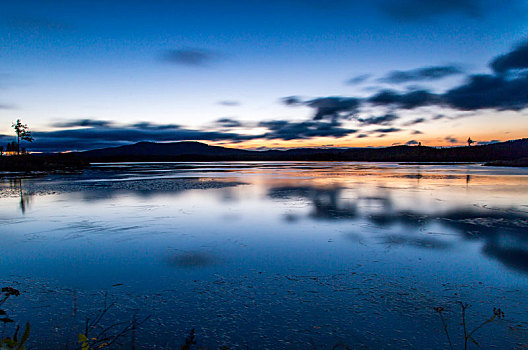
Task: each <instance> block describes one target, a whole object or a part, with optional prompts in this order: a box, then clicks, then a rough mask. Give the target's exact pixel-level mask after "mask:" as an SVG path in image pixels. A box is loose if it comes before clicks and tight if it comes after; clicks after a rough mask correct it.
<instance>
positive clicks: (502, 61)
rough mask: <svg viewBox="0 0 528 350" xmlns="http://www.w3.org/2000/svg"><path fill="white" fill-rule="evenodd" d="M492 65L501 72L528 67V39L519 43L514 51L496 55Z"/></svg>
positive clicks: (497, 71) (496, 70)
mask: <svg viewBox="0 0 528 350" xmlns="http://www.w3.org/2000/svg"><path fill="white" fill-rule="evenodd" d="M490 67H491V68H492V69H493V70H494V71H495V72H496V73H499V74H503V73H507V72H509V71H511V70H517V69H527V68H528V39H526V40H524V41H523V42H521V43H519V44H518V45H517V46H516V47H515V48H514V49H513V50H512V51H510V52H508V53H506V54H504V55H500V56H498V57H496V58H495V59H494V60H493V61H491V63H490Z"/></svg>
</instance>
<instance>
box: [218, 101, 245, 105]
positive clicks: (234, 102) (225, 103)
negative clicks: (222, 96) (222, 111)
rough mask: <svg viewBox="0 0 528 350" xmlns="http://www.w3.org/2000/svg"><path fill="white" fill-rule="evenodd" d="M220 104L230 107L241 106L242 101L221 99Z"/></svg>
mask: <svg viewBox="0 0 528 350" xmlns="http://www.w3.org/2000/svg"><path fill="white" fill-rule="evenodd" d="M218 104H219V105H222V106H228V107H234V106H240V102H238V101H233V100H225V101H220V102H218Z"/></svg>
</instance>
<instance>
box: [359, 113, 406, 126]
mask: <svg viewBox="0 0 528 350" xmlns="http://www.w3.org/2000/svg"><path fill="white" fill-rule="evenodd" d="M399 118H400V117H399V116H397V115H396V114H393V113H387V114H385V115H381V116H378V117H368V118H358V121H359V122H360V123H361V125H390V124H392V122H393V121H395V120H397V119H399Z"/></svg>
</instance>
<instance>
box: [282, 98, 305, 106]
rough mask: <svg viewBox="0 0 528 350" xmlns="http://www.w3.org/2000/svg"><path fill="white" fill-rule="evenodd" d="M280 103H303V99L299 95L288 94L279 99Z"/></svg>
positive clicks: (290, 104) (294, 104)
mask: <svg viewBox="0 0 528 350" xmlns="http://www.w3.org/2000/svg"><path fill="white" fill-rule="evenodd" d="M281 101H282V103H284V104H285V105H287V106H297V105H301V104H302V103H303V100H302V99H301V98H300V97H299V96H288V97H284V98H282V99H281Z"/></svg>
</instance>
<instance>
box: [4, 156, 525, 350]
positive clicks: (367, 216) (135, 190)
mask: <svg viewBox="0 0 528 350" xmlns="http://www.w3.org/2000/svg"><path fill="white" fill-rule="evenodd" d="M0 186H1V197H0V238H1V245H0V286H7V285H10V286H13V287H15V288H18V289H20V290H21V291H22V295H21V296H19V297H17V298H12V299H10V300H9V301H8V303H6V304H5V305H4V306H5V308H6V309H8V310H9V313H10V315H12V317H13V318H14V319H16V320H17V321H18V322H20V323H21V324H25V322H26V321H30V323H31V326H32V334H31V337H30V344H31V345H32V346H33V348H57V346H59V345H64V344H66V343H68V344H73V345H77V344H76V341H77V334H78V333H81V332H82V331H83V330H84V326H85V321H86V318H87V317H90V318H93V317H94V315H96V314H97V310H99V309H100V308H102V307H103V306H104V302H105V298H106V303H107V305H110V304H111V305H112V306H111V307H110V308H109V310H108V312H107V314H106V315H105V316H104V318H103V319H102V320H101V325H109V324H112V323H115V322H129V321H130V320H131V319H133V318H134V317H136V319H138V320H142V319H144V318H146V317H149V318H148V320H147V321H145V322H144V323H142V324H141V325H140V326H139V327H138V329H137V331H136V332H134V334H133V335H132V334H126V335H125V336H124V337H123V338H122V339H121V342H122V344H123V345H122V347H126V348H131V345H130V344H131V342H134V344H135V348H137V349H157V348H159V349H167V348H177V349H179V346H180V345H181V344H182V343H183V342H184V339H185V337H186V336H187V335H188V334H189V331H190V330H191V329H195V332H196V341H197V343H198V345H202V346H206V347H207V348H209V349H214V348H219V347H221V346H222V345H227V346H229V347H230V348H231V349H236V348H244V349H245V348H246V347H248V348H250V349H266V348H267V349H287V348H299V349H307V348H316V349H331V348H332V347H333V346H334V345H337V344H343V345H344V344H346V345H347V346H349V348H353V349H448V348H449V345H448V343H447V338H446V336H445V333H444V329H443V327H442V323H441V321H440V318H439V315H438V314H437V313H436V312H435V311H434V310H433V308H434V307H444V308H445V311H444V314H445V315H444V316H445V317H446V318H448V320H447V325H448V331H449V333H450V336H451V339H452V341H453V342H454V343H455V347H456V348H459V346H460V345H461V342H462V339H463V338H462V337H463V333H462V328H461V325H460V323H461V320H462V319H461V312H460V306H459V305H458V304H457V302H458V301H461V302H464V303H468V304H470V305H471V307H470V308H469V309H468V310H467V326H468V328H469V329H473V328H475V327H476V326H478V325H479V324H480V323H482V322H483V321H484V320H486V319H487V318H489V317H490V316H492V315H493V308H494V307H498V308H501V309H502V310H503V311H504V312H505V318H504V319H503V320H500V321H498V322H493V323H491V324H489V325H486V326H484V327H483V328H482V329H481V330H479V331H477V332H476V333H475V334H474V338H475V339H476V340H477V341H478V342H479V344H480V345H481V346H482V347H483V348H490V347H492V346H495V347H497V348H500V349H513V348H516V347H517V348H521V344H528V331H527V329H528V169H511V168H489V167H482V166H480V165H477V164H474V165H454V166H451V165H412V164H407V165H406V164H403V165H402V164H378V163H351V162H332V163H330V162H328V163H327V162H309V163H308V162H249V163H248V162H218V163H119V164H99V165H94V166H92V168H91V169H88V170H86V171H84V172H83V173H79V174H66V175H64V174H63V175H59V174H56V175H43V176H34V177H25V176H19V177H17V176H12V175H10V176H8V175H5V174H4V177H2V178H0ZM104 292H106V297H105V296H104ZM10 329H11V328H8V329H7V330H10ZM133 338H134V339H135V340H132V339H133ZM471 346H474V345H473V344H471ZM341 348H345V347H341Z"/></svg>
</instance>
